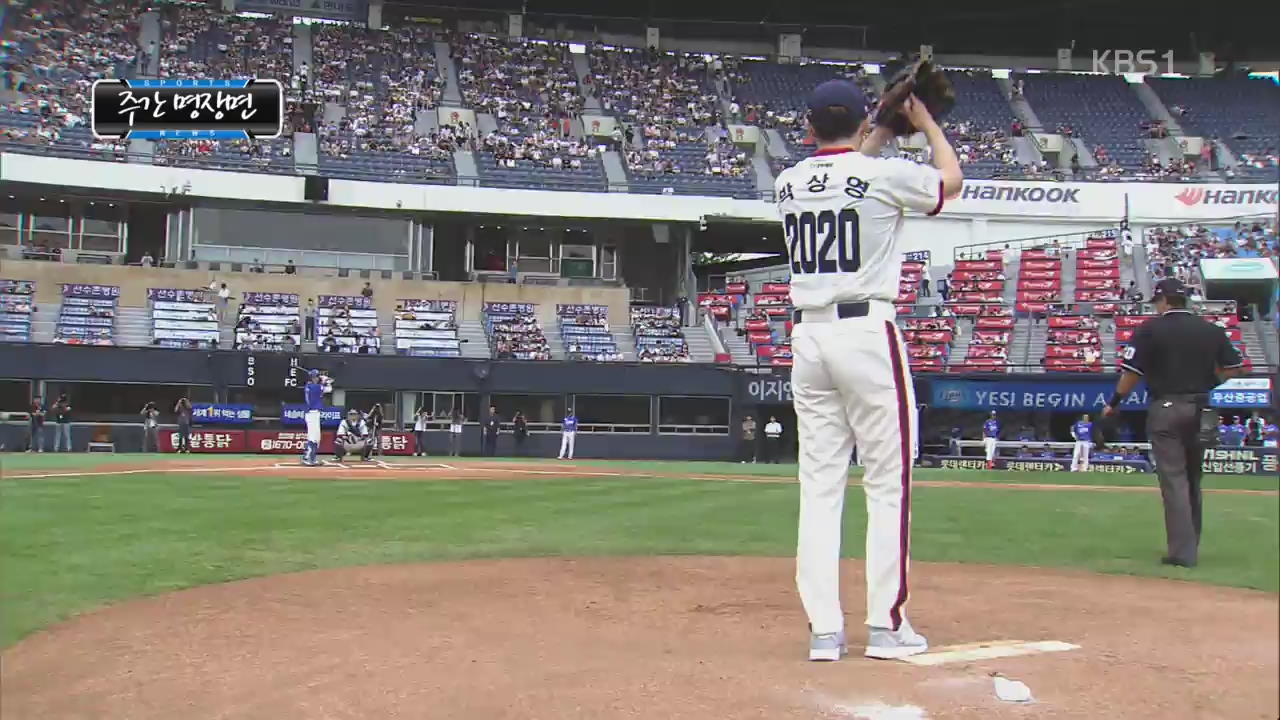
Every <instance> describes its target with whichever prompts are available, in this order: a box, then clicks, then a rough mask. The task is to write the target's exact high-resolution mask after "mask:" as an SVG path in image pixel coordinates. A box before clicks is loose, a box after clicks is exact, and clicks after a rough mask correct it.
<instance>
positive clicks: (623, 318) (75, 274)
mask: <svg viewBox="0 0 1280 720" xmlns="http://www.w3.org/2000/svg"><path fill="white" fill-rule="evenodd" d="M0 278H3V279H10V280H32V281H34V282H35V283H36V302H37V303H38V304H39V303H59V302H61V300H62V287H61V283H85V284H91V285H118V286H119V287H120V304H121V305H122V306H125V307H143V306H145V305H146V304H147V288H183V289H188V288H200V287H208V286H209V283H210V282H212V281H213V280H215V279H216V280H218V281H219V282H226V283H227V287H228V288H230V289H231V292H232V294H233V296H234V298H236V299H238V298H239V297H240V294H241V293H243V292H246V291H256V292H281V293H297V294H298V295H299V296H301V298H302V302H303V303H304V304H305V303H306V299H307V298H313V297H315V296H317V295H359V294H360V290H361V288H363V287H364V283H365V281H364V280H359V279H354V278H336V277H315V276H311V275H283V274H261V275H259V274H254V273H246V272H239V273H233V272H210V271H208V270H174V269H168V268H142V267H122V266H118V265H73V264H69V263H50V262H36V261H25V260H6V261H3V262H0ZM372 282H373V286H374V303H375V305H376V307H377V308H378V310H379V311H380V312H384V313H390V312H392V311H394V309H395V303H396V300H398V299H401V298H413V299H422V300H455V301H457V302H458V304H459V310H458V317H459V319H460V320H478V319H479V318H480V316H481V312H482V308H483V306H484V303H486V302H519V303H536V304H537V305H538V312H539V315H540V318H541V320H542V322H543V324H544V329H546V330H547V331H548V332H552V331H554V328H555V310H556V307H555V306H556V304H557V303H562V304H584V305H607V306H608V307H609V318H610V320H611V321H612V322H613V323H614V324H615V325H625V324H627V323H629V322H630V310H629V293H628V291H627V289H626V288H597V287H581V288H580V287H549V286H543V285H507V284H487V283H463V282H438V281H426V280H374V281H372Z"/></svg>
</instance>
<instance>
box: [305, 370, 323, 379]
mask: <svg viewBox="0 0 1280 720" xmlns="http://www.w3.org/2000/svg"><path fill="white" fill-rule="evenodd" d="M307 377H313V378H317V377H320V371H319V370H311V371H309V372H308V373H307Z"/></svg>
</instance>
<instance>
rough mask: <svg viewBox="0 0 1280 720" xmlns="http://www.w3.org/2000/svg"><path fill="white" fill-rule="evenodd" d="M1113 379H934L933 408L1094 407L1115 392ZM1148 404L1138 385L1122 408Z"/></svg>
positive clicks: (1049, 408) (1055, 408)
mask: <svg viewBox="0 0 1280 720" xmlns="http://www.w3.org/2000/svg"><path fill="white" fill-rule="evenodd" d="M1115 389H1116V384H1115V382H1114V381H1112V380H1098V381H1091V382H1061V381H1060V382H1052V381H1038V382H1023V381H1015V382H984V381H981V380H935V381H934V382H933V387H932V391H931V393H932V398H933V402H932V403H930V405H932V406H933V407H935V408H952V409H955V410H1078V411H1082V412H1083V411H1096V410H1100V409H1101V408H1102V406H1103V405H1106V404H1107V398H1109V397H1111V393H1113V392H1115ZM1146 406H1147V389H1146V387H1145V386H1139V388H1138V390H1137V391H1136V392H1133V393H1131V394H1130V395H1129V397H1128V398H1126V399H1125V401H1124V404H1123V405H1122V406H1121V409H1122V410H1142V409H1145V408H1146Z"/></svg>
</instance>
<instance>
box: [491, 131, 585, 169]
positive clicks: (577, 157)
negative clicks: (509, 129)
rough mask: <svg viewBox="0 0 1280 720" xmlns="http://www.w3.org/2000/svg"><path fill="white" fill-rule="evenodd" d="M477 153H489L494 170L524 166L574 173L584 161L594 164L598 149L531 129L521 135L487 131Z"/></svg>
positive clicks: (551, 133) (574, 139)
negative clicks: (492, 159) (531, 130)
mask: <svg viewBox="0 0 1280 720" xmlns="http://www.w3.org/2000/svg"><path fill="white" fill-rule="evenodd" d="M480 150H482V151H484V152H487V153H492V154H493V157H494V162H495V163H496V164H497V165H498V167H506V168H514V167H517V166H520V165H523V164H528V165H529V166H532V167H536V168H542V169H551V170H561V169H572V170H578V169H581V168H582V165H583V163H584V162H594V161H595V158H596V155H597V152H598V150H599V148H598V147H596V146H593V145H591V144H590V143H588V142H586V141H584V140H579V139H578V138H574V137H567V136H565V135H563V134H561V133H560V132H548V131H545V130H535V131H533V132H531V133H529V134H524V135H521V134H519V133H511V134H507V133H502V132H498V131H494V132H491V133H489V134H488V135H485V136H484V138H482V139H481V140H480Z"/></svg>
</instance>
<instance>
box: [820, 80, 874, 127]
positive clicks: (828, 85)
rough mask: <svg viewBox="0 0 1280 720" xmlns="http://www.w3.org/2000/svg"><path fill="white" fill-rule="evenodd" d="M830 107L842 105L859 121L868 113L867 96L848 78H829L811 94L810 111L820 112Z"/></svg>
mask: <svg viewBox="0 0 1280 720" xmlns="http://www.w3.org/2000/svg"><path fill="white" fill-rule="evenodd" d="M829 107H842V108H845V109H846V110H848V111H849V115H850V116H851V117H853V118H855V119H856V120H858V121H861V120H862V118H863V116H865V115H866V114H867V98H866V96H865V95H863V94H862V90H860V89H858V86H857V85H856V84H854V83H852V82H850V81H848V80H839V79H837V80H828V81H826V82H824V83H822V84H821V85H819V86H818V87H816V88H814V89H813V92H812V93H811V94H810V95H809V112H811V113H818V112H822V111H824V110H826V109H827V108H829Z"/></svg>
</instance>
